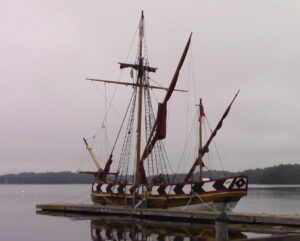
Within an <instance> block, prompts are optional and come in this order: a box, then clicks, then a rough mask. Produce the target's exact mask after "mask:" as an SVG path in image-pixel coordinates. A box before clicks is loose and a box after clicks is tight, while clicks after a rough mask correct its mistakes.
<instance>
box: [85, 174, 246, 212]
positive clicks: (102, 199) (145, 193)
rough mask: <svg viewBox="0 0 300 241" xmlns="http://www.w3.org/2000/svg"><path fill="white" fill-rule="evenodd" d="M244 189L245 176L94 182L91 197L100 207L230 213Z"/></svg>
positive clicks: (244, 191) (244, 193)
mask: <svg viewBox="0 0 300 241" xmlns="http://www.w3.org/2000/svg"><path fill="white" fill-rule="evenodd" d="M247 188H248V178H247V177H245V176H234V177H227V178H221V179H215V180H209V181H202V182H194V183H184V184H182V183H181V184H172V185H170V184H160V185H148V186H146V185H140V186H134V185H132V184H114V183H109V182H100V181H97V180H95V182H94V183H93V187H92V194H91V197H92V201H93V202H94V203H97V204H101V205H114V206H129V207H143V208H169V209H180V210H182V209H184V210H187V211H188V210H190V211H197V210H198V211H200V210H215V211H221V210H231V209H232V208H233V207H234V206H235V205H236V203H237V202H238V201H239V200H240V199H241V198H242V197H243V196H246V195H247Z"/></svg>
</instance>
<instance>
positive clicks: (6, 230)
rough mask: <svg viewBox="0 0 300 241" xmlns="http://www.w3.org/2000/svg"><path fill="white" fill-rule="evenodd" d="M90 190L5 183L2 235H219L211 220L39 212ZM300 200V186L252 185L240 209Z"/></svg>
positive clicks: (0, 197)
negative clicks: (194, 221)
mask: <svg viewBox="0 0 300 241" xmlns="http://www.w3.org/2000/svg"><path fill="white" fill-rule="evenodd" d="M89 192H90V185H0V214H1V216H0V240H7V241H18V240H30V241H35V240H48V241H52V240H53V241H54V240H55V241H58V240H72V241H76V240H80V241H82V240H103V239H106V240H112V239H115V240H121V239H124V238H125V239H126V240H133V239H137V240H173V239H174V238H176V240H202V241H204V240H213V237H214V229H213V226H211V225H202V224H201V225H200V224H182V223H168V222H158V221H151V220H137V219H130V218H125V217H123V218H117V217H100V218H99V217H98V218H92V217H89V218H88V219H87V218H85V219H82V218H78V217H72V218H70V217H58V216H50V215H40V214H36V212H35V205H36V204H41V203H51V202H56V203H57V202H84V203H89V202H90V197H89ZM299 200H300V186H252V187H251V188H250V189H249V193H248V196H247V197H245V198H244V199H242V200H241V201H240V203H239V204H238V205H237V207H236V209H235V211H237V212H239V211H240V212H254V213H270V214H299V215H300V205H299ZM251 235H253V234H250V236H251ZM230 236H231V239H232V240H234V239H239V238H243V237H246V236H249V234H248V233H242V232H235V231H232V232H231V233H230ZM188 237H189V238H188ZM204 237H205V238H204Z"/></svg>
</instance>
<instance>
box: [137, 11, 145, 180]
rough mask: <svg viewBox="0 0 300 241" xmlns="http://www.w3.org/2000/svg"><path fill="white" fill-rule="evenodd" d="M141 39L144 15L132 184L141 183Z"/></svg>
mask: <svg viewBox="0 0 300 241" xmlns="http://www.w3.org/2000/svg"><path fill="white" fill-rule="evenodd" d="M143 37H144V13H143V11H142V16H141V20H140V24H139V59H138V61H139V63H138V73H137V76H138V82H137V84H138V88H139V90H138V113H137V131H136V132H137V133H136V156H135V174H134V184H140V183H141V172H140V171H141V162H140V160H141V142H142V112H143V85H144V78H145V74H144V69H143V67H144V65H143V62H144V57H143Z"/></svg>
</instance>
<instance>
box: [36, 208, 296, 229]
mask: <svg viewBox="0 0 300 241" xmlns="http://www.w3.org/2000/svg"><path fill="white" fill-rule="evenodd" d="M36 209H37V210H41V211H55V212H63V213H76V214H89V215H126V216H136V217H145V218H153V219H157V218H159V219H167V220H178V221H188V222H203V221H204V222H215V219H216V217H217V216H218V215H219V214H220V213H219V212H212V211H207V212H206V211H205V212H204V211H201V212H200V211H197V212H196V211H175V210H168V209H143V208H128V207H112V206H101V205H95V204H71V203H59V204H39V205H36ZM227 214H228V217H229V222H230V223H243V224H268V225H283V226H300V216H292V215H270V214H253V213H251V214H250V213H235V212H234V213H227Z"/></svg>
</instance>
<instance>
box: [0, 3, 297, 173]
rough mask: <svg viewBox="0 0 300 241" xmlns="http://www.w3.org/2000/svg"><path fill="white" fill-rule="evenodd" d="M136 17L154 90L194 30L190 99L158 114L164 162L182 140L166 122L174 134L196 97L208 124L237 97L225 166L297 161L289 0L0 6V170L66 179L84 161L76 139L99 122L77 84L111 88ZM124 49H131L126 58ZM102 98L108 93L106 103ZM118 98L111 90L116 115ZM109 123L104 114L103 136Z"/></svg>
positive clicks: (87, 90)
mask: <svg viewBox="0 0 300 241" xmlns="http://www.w3.org/2000/svg"><path fill="white" fill-rule="evenodd" d="M141 10H144V11H145V18H146V40H147V45H148V53H149V60H150V64H151V65H152V66H155V67H159V71H158V73H157V74H155V75H151V77H152V78H153V79H154V80H155V81H157V82H159V83H160V84H161V85H164V86H166V85H168V83H169V81H170V79H171V76H172V74H173V72H174V70H175V67H176V64H177V62H178V59H179V56H180V54H181V52H182V50H183V47H184V45H185V43H186V40H187V38H188V35H189V33H190V32H193V40H192V48H191V51H190V54H189V56H188V58H187V61H186V64H185V65H184V69H183V71H182V74H181V76H180V80H179V83H178V88H185V89H189V90H190V91H191V92H192V95H191V96H192V97H191V98H187V97H185V96H183V95H182V94H178V93H176V94H175V95H174V96H175V98H177V99H178V101H177V100H175V98H174V97H173V98H172V101H171V106H170V109H169V113H170V120H169V122H170V128H169V130H170V131H169V133H170V135H169V136H170V137H171V138H170V139H171V141H170V142H169V144H167V148H168V150H169V155H170V159H171V161H172V162H173V163H174V165H175V164H176V163H177V162H178V158H177V157H178V156H179V155H180V153H181V152H182V149H183V145H184V141H183V140H184V134H183V135H182V136H181V134H182V133H180V131H179V130H176V131H175V130H173V131H172V132H171V130H172V127H174V126H175V125H174V124H172V119H171V118H172V116H175V117H176V118H177V119H178V123H177V124H178V125H179V124H180V125H183V126H182V127H181V126H180V128H179V129H180V130H182V129H185V124H184V123H185V122H186V118H185V114H186V113H187V112H186V111H185V110H183V109H182V110H181V107H182V106H184V105H187V104H188V106H189V109H190V111H193V108H194V106H193V105H194V103H193V101H194V100H195V97H197V98H198V97H199V96H202V97H203V98H204V103H205V108H206V113H207V115H208V117H209V120H210V122H211V123H212V125H215V124H216V122H217V121H218V118H219V117H220V116H221V115H222V113H223V111H224V110H225V108H226V106H227V105H228V103H229V102H230V100H231V98H232V97H233V95H234V93H235V91H236V90H237V89H241V93H240V95H239V97H238V99H237V101H236V103H235V104H234V105H233V108H232V111H231V113H230V115H229V117H228V118H227V119H226V120H225V123H224V125H223V128H222V130H221V131H220V133H219V134H218V136H217V138H216V141H217V144H218V147H219V151H220V154H221V156H222V160H223V165H224V166H225V169H227V170H234V171H236V170H243V169H248V168H259V167H266V166H272V165H276V164H280V163H300V158H299V154H300V148H299V140H300V131H299V130H300V127H299V123H300V109H299V99H300V96H299V90H300V83H299V77H300V74H299V73H300V72H299V65H300V44H299V43H300V14H299V13H300V2H299V1H281V0H280V1H279V0H263V1H261V0H246V1H240V0H227V1H213V0H209V1H199V0H198V1H174V0H172V1H166V0H165V1H141V0H139V1H133V0H131V1H100V0H97V1H96V0H90V1H83V0H77V1H74V0H73V1H61V0H60V1H57V0H52V1H40V0H27V1H20V0H19V1H17V0H16V1H5V0H0V12H1V14H0V29H1V38H0V51H1V61H0V73H1V86H2V88H1V95H0V111H1V119H0V121H1V125H0V128H1V138H0V161H1V169H0V174H4V173H9V172H22V171H31V170H32V171H60V170H72V171H74V170H76V169H77V168H79V167H80V166H81V165H82V163H87V162H88V163H90V162H91V161H90V160H89V158H88V156H87V154H86V150H85V148H84V145H83V143H82V139H81V138H82V137H83V136H92V135H93V134H94V133H95V131H96V130H97V128H98V126H99V123H100V121H101V120H102V119H103V112H104V100H103V95H101V93H103V91H104V87H103V85H102V84H100V83H99V84H93V83H91V82H89V81H87V80H85V78H87V77H94V78H103V79H110V80H118V78H119V75H120V71H119V70H118V65H117V62H118V61H125V60H126V56H127V53H128V50H129V48H130V45H131V42H132V39H133V36H134V33H135V31H136V29H137V25H138V21H139V18H140V12H141ZM135 51H136V42H135V43H134V45H133V47H132V51H131V52H130V55H129V58H128V61H133V60H134V56H135ZM191 69H193V71H191ZM122 76H123V77H122V78H121V80H122V81H126V80H128V78H129V74H128V73H127V72H124V73H123V75H122ZM191 76H194V81H193V77H191ZM96 85H97V87H96ZM124 89H125V90H124ZM113 90H114V87H109V86H107V94H108V96H109V95H110V96H111V94H112V92H113ZM128 90H130V89H129V87H127V88H126V87H124V88H121V87H118V89H117V92H116V97H115V98H114V101H113V106H114V107H115V109H117V111H118V112H119V113H123V112H124V110H123V108H124V106H125V104H124V105H123V104H122V103H123V102H126V100H127V99H128V94H127V92H128ZM192 90H193V91H192ZM126 91H127V92H126ZM157 96H158V98H160V96H159V94H158V95H157ZM184 101H185V102H184ZM120 102H121V104H120ZM182 102H184V103H185V104H180V103H182ZM186 103H187V104H186ZM175 106H176V108H175ZM177 106H178V107H177ZM171 114H172V115H171ZM119 119H120V117H119V116H118V114H116V112H115V111H113V110H112V111H111V118H110V119H109V121H110V126H111V130H114V129H117V128H118V125H119ZM173 120H174V119H173ZM178 125H177V127H178ZM175 132H176V134H174V133H175ZM177 132H178V133H177ZM110 133H111V137H113V136H114V134H113V131H111V132H110ZM112 140H113V138H111V142H112ZM85 165H87V166H88V165H89V164H85ZM87 166H86V167H87ZM90 168H92V165H91V166H90Z"/></svg>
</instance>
